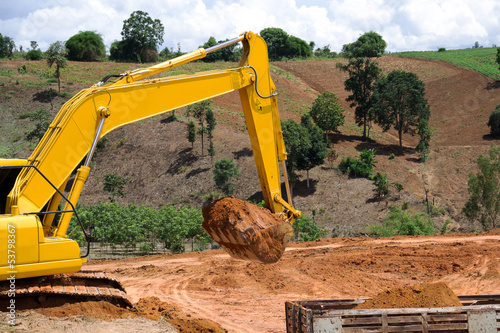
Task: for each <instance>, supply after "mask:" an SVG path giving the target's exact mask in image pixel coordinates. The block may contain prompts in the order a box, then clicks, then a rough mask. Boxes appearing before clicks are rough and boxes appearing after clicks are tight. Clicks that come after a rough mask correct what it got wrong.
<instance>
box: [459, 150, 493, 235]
mask: <svg viewBox="0 0 500 333" xmlns="http://www.w3.org/2000/svg"><path fill="white" fill-rule="evenodd" d="M477 166H478V167H479V171H478V172H477V173H476V174H474V173H473V172H471V173H470V174H469V180H468V181H467V184H468V191H469V194H470V197H469V200H468V201H467V202H466V203H465V205H464V207H463V209H462V212H463V213H464V214H465V216H466V217H467V218H468V219H469V220H471V221H476V220H479V222H480V223H481V225H482V226H483V229H484V230H490V229H495V228H496V227H497V226H498V218H499V213H500V187H499V186H498V177H499V173H500V146H497V145H495V144H491V147H490V151H489V156H483V155H480V156H479V157H478V159H477Z"/></svg>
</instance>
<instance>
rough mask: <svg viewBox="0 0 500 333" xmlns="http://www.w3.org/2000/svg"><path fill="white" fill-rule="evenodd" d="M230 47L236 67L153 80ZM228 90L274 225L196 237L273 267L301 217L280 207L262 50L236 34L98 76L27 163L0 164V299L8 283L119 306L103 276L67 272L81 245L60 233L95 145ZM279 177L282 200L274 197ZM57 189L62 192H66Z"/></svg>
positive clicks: (111, 282)
mask: <svg viewBox="0 0 500 333" xmlns="http://www.w3.org/2000/svg"><path fill="white" fill-rule="evenodd" d="M238 42H241V43H242V44H243V53H242V57H241V60H240V63H239V66H238V67H237V68H230V69H224V70H213V71H208V72H200V73H195V74H191V75H178V76H160V75H157V74H159V73H161V72H163V71H165V70H169V69H171V68H174V67H176V66H179V65H182V64H185V63H188V62H191V61H194V60H198V59H202V58H204V57H205V56H206V55H207V54H208V53H210V52H213V51H216V50H218V49H220V48H223V47H227V46H229V45H232V44H235V43H238ZM235 90H237V91H239V95H240V98H241V104H242V108H243V111H244V116H245V121H246V125H247V129H248V133H249V137H250V141H251V146H252V149H253V155H254V158H255V163H256V166H257V172H258V175H259V179H260V184H261V187H262V193H263V196H264V200H265V203H266V207H267V208H268V209H269V210H270V212H272V213H274V214H277V215H279V216H280V221H281V222H280V223H276V222H269V221H265V219H266V218H265V217H262V215H256V216H259V218H258V219H256V220H255V221H248V220H247V221H238V219H239V217H237V218H234V219H235V220H233V221H229V222H230V223H225V224H224V223H219V224H218V223H215V224H212V225H210V226H209V227H207V228H205V230H206V231H207V233H208V234H209V235H210V236H211V237H212V238H213V239H214V240H216V241H217V242H219V243H220V244H221V245H222V247H223V248H224V249H226V250H227V251H228V252H229V253H230V254H231V255H232V256H233V257H236V258H240V259H245V260H255V261H261V262H273V261H276V260H278V259H279V257H280V256H281V254H282V253H283V250H284V247H285V246H286V243H287V242H288V240H289V239H290V236H291V235H292V233H293V228H292V224H293V222H294V221H295V219H296V218H297V217H299V216H300V214H301V213H300V211H298V210H296V209H295V208H294V207H293V205H292V203H291V200H290V193H289V187H288V179H287V176H286V167H285V165H284V163H285V160H286V156H287V153H286V149H285V145H284V141H283V136H282V131H281V125H280V119H279V114H278V107H277V98H276V89H275V86H274V84H273V82H272V80H271V74H270V69H269V60H268V54H267V46H266V43H265V41H264V39H263V38H262V37H260V36H259V35H258V34H255V33H252V32H246V33H244V34H241V35H240V36H239V37H237V38H234V39H232V40H229V41H227V42H224V43H222V44H218V45H215V46H213V47H210V48H207V49H203V48H200V49H198V50H196V51H194V52H191V53H188V54H185V55H183V56H180V57H178V58H175V59H172V60H169V61H166V62H163V63H160V64H157V65H154V66H151V67H148V68H141V69H136V70H132V71H128V72H125V73H121V74H116V75H108V76H106V77H105V78H103V79H102V80H101V81H100V82H98V83H97V84H95V85H93V86H91V87H90V88H88V89H85V90H82V91H80V92H79V93H78V94H76V95H75V96H74V97H73V98H71V99H70V100H69V101H68V102H67V103H65V104H64V105H63V106H62V108H61V109H60V111H59V112H58V114H57V115H56V117H55V119H54V120H53V121H52V123H51V124H50V126H49V128H48V130H47V131H46V133H45V135H44V136H43V137H42V139H41V140H40V142H39V143H38V145H37V146H36V148H35V150H34V151H33V153H32V154H31V156H30V157H29V158H28V159H0V247H1V248H0V281H4V282H3V287H1V288H0V293H1V296H3V297H6V295H9V290H10V291H11V292H12V287H13V286H15V292H16V296H17V297H19V296H23V295H32V296H33V295H34V296H37V297H38V301H43V299H45V298H46V297H47V295H53V294H63V295H66V296H69V297H79V296H81V297H83V298H91V299H92V298H100V297H104V298H106V297H108V298H112V299H116V300H118V301H117V302H118V303H120V301H124V299H126V297H125V296H124V295H123V287H122V286H121V285H120V284H119V282H118V281H116V280H115V279H114V278H112V277H110V276H109V275H108V274H106V273H102V272H88V271H82V272H80V273H76V272H79V271H80V269H81V267H82V264H83V263H85V262H86V261H87V260H86V257H87V256H88V250H89V248H90V247H87V253H86V254H85V255H83V256H82V255H81V253H80V247H79V245H78V244H77V242H76V241H74V240H71V239H68V238H67V235H66V232H67V229H68V226H69V223H70V220H71V218H72V216H73V215H74V216H75V217H76V220H77V221H78V222H79V223H80V226H82V223H81V221H80V219H79V218H78V214H77V212H76V210H75V206H76V204H77V202H78V199H79V197H80V194H81V192H82V189H83V185H84V183H85V181H86V179H87V177H88V175H89V172H90V167H89V166H90V162H91V159H92V155H93V154H94V151H95V148H96V145H97V142H98V141H99V139H101V138H102V137H104V136H105V135H106V134H108V133H109V132H111V131H112V130H114V129H116V128H118V127H120V126H123V125H126V124H129V123H132V122H136V121H139V120H142V119H146V118H149V117H153V116H155V115H158V114H161V113H164V112H168V111H171V110H175V109H178V108H181V107H184V106H187V105H190V104H193V103H197V102H200V101H202V100H206V99H209V98H213V97H216V96H220V95H223V94H226V93H229V92H232V91H235ZM83 160H84V163H83V165H81V166H80V167H78V166H79V165H80V164H81V162H82V161H83ZM280 164H282V165H281V170H282V172H281V173H280ZM75 171H76V176H75V175H74V174H73V173H74V172H75ZM282 174H283V177H284V182H285V184H286V190H287V192H288V193H287V198H288V201H286V200H284V198H283V197H282V194H281V183H282ZM72 175H73V176H72ZM70 179H71V181H70ZM68 182H69V183H68ZM71 182H73V183H72V184H71ZM67 186H68V187H71V190H70V191H69V194H67V195H66V194H65V188H67ZM59 207H63V208H62V209H60V208H59ZM247 219H248V217H247ZM82 230H83V232H84V233H85V230H84V228H83V226H82ZM259 235H262V237H260V236H259ZM269 238H271V239H269ZM263 239H264V240H266V241H271V242H272V241H274V242H275V243H274V244H270V245H271V246H276V243H278V244H277V245H278V247H281V251H280V252H279V255H278V256H274V257H272V258H271V259H270V257H269V256H267V255H268V253H267V252H266V250H265V249H264V250H263V248H268V247H269V244H266V246H264V247H263V246H260V245H262V244H259V242H261V241H262V240H263ZM87 243H89V242H87ZM68 273H74V274H70V275H67V274H68ZM61 274H62V275H61ZM64 274H66V275H64ZM9 296H11V295H9ZM126 302H127V301H126V300H125V303H126ZM126 305H129V304H126Z"/></svg>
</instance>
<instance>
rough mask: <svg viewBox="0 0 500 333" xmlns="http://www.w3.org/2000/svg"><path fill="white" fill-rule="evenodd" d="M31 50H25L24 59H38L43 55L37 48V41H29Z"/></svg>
mask: <svg viewBox="0 0 500 333" xmlns="http://www.w3.org/2000/svg"><path fill="white" fill-rule="evenodd" d="M30 45H31V50H29V51H28V52H26V55H25V58H26V60H40V59H42V57H43V53H42V51H40V49H38V43H37V42H36V41H34V40H32V41H31V42H30Z"/></svg>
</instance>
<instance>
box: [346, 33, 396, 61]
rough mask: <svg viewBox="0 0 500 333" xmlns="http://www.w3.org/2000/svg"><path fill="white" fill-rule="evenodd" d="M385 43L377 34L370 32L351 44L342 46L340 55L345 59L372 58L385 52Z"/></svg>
mask: <svg viewBox="0 0 500 333" xmlns="http://www.w3.org/2000/svg"><path fill="white" fill-rule="evenodd" d="M386 47H387V43H386V42H385V40H384V39H383V38H382V36H380V35H379V34H378V33H376V32H374V31H370V32H367V33H364V34H363V35H361V36H360V37H359V38H358V40H356V41H355V42H354V43H351V44H344V46H343V47H342V53H343V54H344V56H345V57H346V58H349V59H351V58H374V57H379V56H381V55H382V54H384V52H385V48H386Z"/></svg>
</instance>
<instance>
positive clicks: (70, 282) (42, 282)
mask: <svg viewBox="0 0 500 333" xmlns="http://www.w3.org/2000/svg"><path fill="white" fill-rule="evenodd" d="M14 284H15V293H12V289H11V283H10V282H9V281H2V282H0V307H1V308H5V307H6V306H8V304H9V302H11V300H12V299H15V305H16V309H20V310H22V309H33V308H43V307H54V306H60V305H62V304H64V303H76V302H83V301H106V302H109V303H112V304H115V305H118V306H121V307H124V308H127V307H132V306H133V305H132V303H131V302H130V301H129V300H128V298H127V294H126V292H125V288H123V286H122V285H121V283H120V282H119V281H118V280H117V279H116V278H115V277H114V276H113V275H112V274H110V273H106V272H100V271H81V272H78V273H73V274H58V275H54V276H41V277H36V278H29V279H22V280H16V281H15V282H14ZM9 293H10V295H11V296H9ZM13 296H14V297H13Z"/></svg>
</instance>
